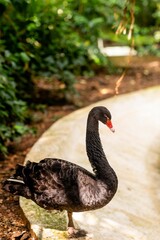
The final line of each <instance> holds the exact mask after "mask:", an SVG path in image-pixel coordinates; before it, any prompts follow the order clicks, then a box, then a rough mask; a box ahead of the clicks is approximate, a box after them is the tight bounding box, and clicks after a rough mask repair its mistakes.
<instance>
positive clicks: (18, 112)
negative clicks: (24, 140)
mask: <svg viewBox="0 0 160 240" xmlns="http://www.w3.org/2000/svg"><path fill="white" fill-rule="evenodd" d="M0 72H2V66H1V65H0ZM25 115H26V104H25V102H24V101H22V100H18V99H17V97H16V85H15V82H14V81H13V80H12V79H9V80H8V79H7V77H6V76H5V75H4V74H3V75H0V119H1V124H0V151H1V152H3V153H6V152H7V148H6V146H5V143H6V141H7V140H14V139H15V138H16V137H17V136H19V135H22V134H23V133H25V132H26V131H27V130H28V129H27V127H26V126H25V125H24V124H23V121H24V119H25Z"/></svg>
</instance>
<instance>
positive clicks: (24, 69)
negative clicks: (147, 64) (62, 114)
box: [0, 0, 160, 152]
mask: <svg viewBox="0 0 160 240" xmlns="http://www.w3.org/2000/svg"><path fill="white" fill-rule="evenodd" d="M131 2H132V1H131V0H128V1H127V3H128V11H127V13H126V18H127V19H128V22H127V24H128V25H127V27H129V25H130V22H129V20H130V12H129V8H130V4H131ZM125 3H126V1H124V0H108V1H106V0H90V1H87V0H81V1H75V0H46V1H44V0H0V26H1V31H0V72H1V75H0V117H1V125H0V150H1V151H2V152H5V151H6V149H5V147H4V145H5V142H7V141H8V139H9V140H13V139H14V138H15V137H16V136H18V135H20V134H23V133H24V132H26V127H25V119H26V110H27V107H28V105H29V106H31V103H33V101H34V98H35V85H34V81H33V79H34V78H35V77H37V76H41V77H42V76H44V77H47V78H48V77H52V79H58V80H59V81H60V82H62V83H63V84H64V86H65V89H64V90H65V91H72V90H73V86H74V82H75V77H76V76H77V75H86V74H88V75H90V74H93V73H94V71H95V69H97V67H102V66H105V68H106V66H108V69H109V68H110V65H109V62H108V60H107V59H106V58H104V56H103V55H102V54H101V52H100V51H99V49H98V46H97V40H98V38H100V37H103V38H105V39H107V40H109V41H115V42H117V41H121V43H128V40H127V38H126V37H125V36H122V37H121V38H118V37H117V36H116V35H115V34H114V32H115V29H116V28H117V26H118V24H119V22H120V20H121V19H122V17H123V9H124V6H125ZM159 16H160V5H159V1H158V0H153V1H149V0H142V1H139V2H138V1H137V2H136V8H135V17H136V24H135V29H134V36H135V43H136V47H137V48H139V49H140V48H141V49H143V47H144V46H146V45H147V43H149V44H150V45H152V46H153V47H152V53H156V46H157V44H158V41H157V40H156V41H155V36H159V35H158V29H157V26H158V24H159V23H160V20H159ZM113 27H114V30H113ZM153 32H154V34H153ZM155 32H157V34H156V35H155ZM148 35H149V37H148ZM146 36H147V38H146ZM156 39H158V37H156ZM145 49H147V48H145ZM148 49H149V51H151V50H150V47H149V48H148ZM143 51H144V50H143ZM53 101H54V99H53Z"/></svg>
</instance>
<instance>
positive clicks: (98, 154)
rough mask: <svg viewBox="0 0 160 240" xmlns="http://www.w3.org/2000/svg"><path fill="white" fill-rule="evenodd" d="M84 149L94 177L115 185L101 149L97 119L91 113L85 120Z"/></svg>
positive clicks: (110, 169)
mask: <svg viewBox="0 0 160 240" xmlns="http://www.w3.org/2000/svg"><path fill="white" fill-rule="evenodd" d="M86 151H87V155H88V158H89V161H90V163H91V166H92V168H93V171H94V173H95V175H96V177H97V178H98V179H101V180H103V181H104V182H106V183H107V185H110V187H111V188H113V187H115V186H113V185H116V184H117V177H116V174H115V172H114V170H113V169H112V168H111V166H110V164H109V162H108V160H107V158H106V156H105V153H104V151H103V147H102V144H101V140H100V137H99V124H98V121H97V120H96V119H95V118H94V117H92V115H89V117H88V121H87V131H86ZM112 180H113V182H112Z"/></svg>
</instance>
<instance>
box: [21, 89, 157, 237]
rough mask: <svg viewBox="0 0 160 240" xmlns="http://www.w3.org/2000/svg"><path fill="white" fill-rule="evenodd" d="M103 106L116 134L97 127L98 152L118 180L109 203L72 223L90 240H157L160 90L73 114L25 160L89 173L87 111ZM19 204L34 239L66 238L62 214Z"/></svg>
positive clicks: (115, 99)
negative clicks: (58, 161)
mask: <svg viewBox="0 0 160 240" xmlns="http://www.w3.org/2000/svg"><path fill="white" fill-rule="evenodd" d="M95 105H97V106H98V105H104V106H106V107H108V108H109V109H110V111H111V113H112V116H113V124H114V128H115V129H116V132H115V133H114V134H113V133H112V132H110V131H109V130H108V128H106V127H105V126H104V125H101V126H100V134H101V139H102V143H103V148H104V150H105V153H106V155H107V158H108V159H109V161H110V164H111V165H112V167H113V168H114V169H115V171H116V173H117V175H118V178H119V189H118V192H117V194H116V195H115V197H114V198H113V200H112V201H111V202H110V203H109V204H108V205H107V206H106V207H104V208H102V209H100V210H96V211H91V212H85V213H76V214H74V219H75V221H76V222H77V223H78V225H79V226H80V227H81V228H83V229H86V230H87V231H88V233H89V235H88V237H87V238H86V239H94V240H131V239H132V240H133V239H135V240H159V239H160V237H159V236H160V227H159V226H160V204H159V201H160V190H159V182H160V174H159V173H160V171H159V169H160V87H153V88H149V89H146V90H141V91H138V92H135V93H131V94H125V95H121V96H116V97H113V98H110V99H107V100H104V101H101V102H98V103H96V104H94V105H91V106H89V107H86V108H84V109H81V110H78V111H76V112H74V113H72V114H70V115H68V116H66V117H64V118H62V119H61V120H59V121H57V122H56V123H55V124H54V125H52V126H51V127H50V128H49V129H48V130H47V131H46V132H45V133H44V134H43V136H42V137H41V138H40V139H39V140H38V141H37V143H36V144H35V145H34V147H33V148H32V149H31V151H30V153H29V154H28V156H27V158H26V159H30V160H32V161H37V162H38V161H39V160H41V159H43V158H45V157H56V158H57V157H58V158H63V159H67V160H69V161H72V162H74V163H76V164H79V165H81V166H83V167H85V168H87V169H91V168H90V165H89V162H88V160H87V157H86V153H85V128H86V118H87V114H88V112H89V110H90V109H91V108H92V107H93V106H95ZM21 206H22V207H23V209H24V211H25V213H26V215H27V216H28V218H29V220H30V222H31V223H32V227H33V229H34V231H35V232H37V234H38V236H39V239H43V240H44V239H45V240H46V239H48V240H49V239H52V240H54V239H60V240H62V239H65V236H66V235H65V234H66V233H65V232H59V231H54V230H53V229H52V228H57V229H61V230H63V229H64V228H65V224H66V218H65V217H64V213H61V215H59V214H55V213H53V214H52V216H51V215H50V214H49V213H48V212H46V211H41V209H40V208H39V207H35V206H33V204H31V202H30V201H28V200H24V199H22V198H21ZM58 218H60V219H58Z"/></svg>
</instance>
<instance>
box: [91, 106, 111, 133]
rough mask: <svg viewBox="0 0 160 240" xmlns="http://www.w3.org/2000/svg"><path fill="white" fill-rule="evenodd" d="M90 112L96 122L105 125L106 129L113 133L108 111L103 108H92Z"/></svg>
mask: <svg viewBox="0 0 160 240" xmlns="http://www.w3.org/2000/svg"><path fill="white" fill-rule="evenodd" d="M91 111H93V116H94V117H95V118H96V119H97V120H98V121H101V122H102V123H103V124H105V125H107V127H108V128H109V129H110V130H111V131H112V132H115V129H114V128H113V125H112V121H111V119H112V116H111V113H110V111H109V110H108V109H107V108H106V107H103V106H99V107H94V108H93V109H92V110H91Z"/></svg>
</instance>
